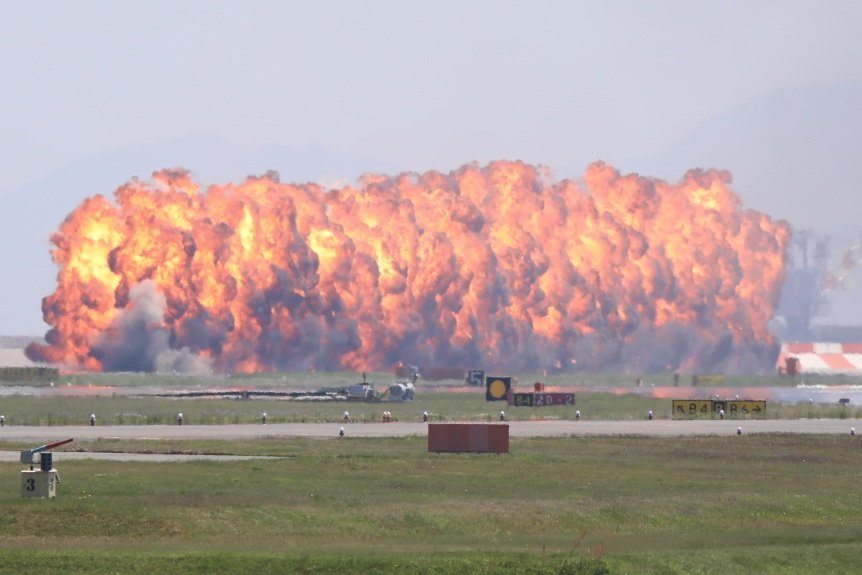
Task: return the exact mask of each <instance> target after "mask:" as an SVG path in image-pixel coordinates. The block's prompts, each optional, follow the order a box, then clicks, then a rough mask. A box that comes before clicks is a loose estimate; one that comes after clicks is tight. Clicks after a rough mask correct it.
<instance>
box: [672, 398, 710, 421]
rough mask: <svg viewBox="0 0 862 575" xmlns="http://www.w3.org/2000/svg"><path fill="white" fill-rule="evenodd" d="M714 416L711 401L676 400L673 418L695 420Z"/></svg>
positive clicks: (674, 401)
mask: <svg viewBox="0 0 862 575" xmlns="http://www.w3.org/2000/svg"><path fill="white" fill-rule="evenodd" d="M710 415H712V400H710V399H674V400H673V418H674V419H693V418H695V417H709V416H710Z"/></svg>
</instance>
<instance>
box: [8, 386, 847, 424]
mask: <svg viewBox="0 0 862 575" xmlns="http://www.w3.org/2000/svg"><path fill="white" fill-rule="evenodd" d="M681 395H683V394H681ZM684 398H685V397H681V399H684ZM576 399H577V404H576V405H575V406H572V407H567V406H557V407H541V408H529V407H510V406H507V405H506V404H505V402H487V401H485V395H484V391H483V390H470V391H468V392H462V393H453V392H445V391H443V392H441V391H437V392H434V393H428V392H423V391H422V389H419V390H418V391H417V395H416V399H415V400H414V401H409V402H404V403H393V402H380V403H362V402H300V401H284V400H262V399H260V400H259V399H254V400H237V399H207V400H201V399H195V400H190V399H167V398H159V397H126V396H119V395H116V396H92V397H65V396H51V397H32V396H25V395H12V396H6V397H0V413H1V414H3V415H5V417H6V421H7V424H9V425H76V424H81V425H83V424H86V423H87V422H88V419H89V416H90V414H91V413H94V414H96V417H97V423H98V424H102V425H109V424H110V425H148V424H159V423H174V422H175V421H176V414H177V412H182V413H183V418H184V422H185V423H186V424H236V423H256V422H258V421H260V420H261V414H262V413H264V412H266V414H267V421H268V422H269V423H319V422H335V421H340V420H341V419H342V417H343V414H344V411H345V410H348V411H349V412H350V417H351V419H352V420H353V421H356V422H370V421H380V420H381V417H382V413H383V410H388V411H391V412H392V416H393V418H394V419H395V420H398V421H419V420H420V419H421V417H422V413H423V411H428V412H429V413H430V414H431V419H432V420H433V421H453V420H458V421H490V420H493V419H497V418H498V415H499V412H500V410H501V409H502V410H505V411H506V416H507V418H508V419H510V420H519V419H574V417H575V411H576V410H578V411H580V412H581V417H582V418H583V419H610V420H634V419H643V418H644V417H646V414H647V412H648V411H650V410H652V411H653V412H654V413H655V416H656V418H659V419H661V418H669V417H671V411H672V410H671V400H670V399H656V398H651V397H644V396H641V395H637V394H623V395H615V394H611V393H582V394H578V395H577V398H576ZM766 416H767V417H770V418H776V419H798V418H835V419H846V418H852V419H857V418H860V417H862V407H859V406H846V407H845V406H840V405H837V404H828V405H826V404H813V405H812V404H808V403H804V402H803V403H799V404H781V403H774V402H770V403H768V405H767V411H766Z"/></svg>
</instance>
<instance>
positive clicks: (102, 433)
mask: <svg viewBox="0 0 862 575" xmlns="http://www.w3.org/2000/svg"><path fill="white" fill-rule="evenodd" d="M508 425H509V434H510V436H511V437H568V436H577V437H584V436H599V435H643V436H656V437H674V436H676V437H678V436H683V435H734V434H736V430H737V428H738V427H741V428H742V432H743V434H752V433H818V434H841V435H845V434H849V433H850V429H851V428H858V429H859V431H860V434H862V420H858V419H856V420H853V419H793V420H789V419H767V420H762V421H758V420H750V421H732V420H724V421H721V420H715V421H711V420H709V421H675V420H665V419H659V420H653V421H584V420H581V421H512V422H508ZM340 427H342V424H339V423H285V424H268V425H182V426H180V425H109V426H94V427H89V426H53V427H27V426H21V427H17V426H6V427H3V428H0V440H6V441H20V442H24V443H29V444H32V445H33V447H36V446H39V445H44V444H46V443H50V442H52V441H59V440H61V439H66V438H69V437H71V438H74V439H75V441H76V442H81V441H94V440H96V439H114V438H117V439H243V438H263V437H284V438H287V437H314V438H335V437H337V435H338V430H339V428H340ZM343 427H344V430H345V435H346V436H347V437H408V436H426V435H427V433H428V432H427V426H426V424H424V423H400V422H399V423H348V424H344V425H343ZM73 447H74V444H72V445H69V446H62V447H60V448H58V452H57V455H58V458H60V459H63V460H75V459H107V460H114V461H177V462H181V461H192V460H201V459H209V460H217V461H230V460H241V459H267V458H265V457H254V456H234V455H170V454H137V453H96V452H87V453H80V452H74V451H69V449H70V448H73ZM0 461H4V462H17V461H19V452H17V451H0Z"/></svg>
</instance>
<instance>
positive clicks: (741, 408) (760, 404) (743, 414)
mask: <svg viewBox="0 0 862 575" xmlns="http://www.w3.org/2000/svg"><path fill="white" fill-rule="evenodd" d="M725 413H727V416H728V417H730V418H743V419H745V418H747V417H766V402H765V401H745V400H736V401H728V402H727V409H726V410H725Z"/></svg>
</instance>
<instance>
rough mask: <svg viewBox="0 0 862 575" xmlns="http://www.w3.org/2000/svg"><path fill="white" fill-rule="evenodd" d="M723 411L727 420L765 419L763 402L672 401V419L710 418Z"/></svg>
mask: <svg viewBox="0 0 862 575" xmlns="http://www.w3.org/2000/svg"><path fill="white" fill-rule="evenodd" d="M721 410H724V414H725V417H727V418H729V419H748V418H757V417H766V402H765V401H763V400H727V401H725V400H717V399H716V400H712V399H674V400H673V418H674V419H696V418H712V417H717V416H719V413H720V412H721Z"/></svg>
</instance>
